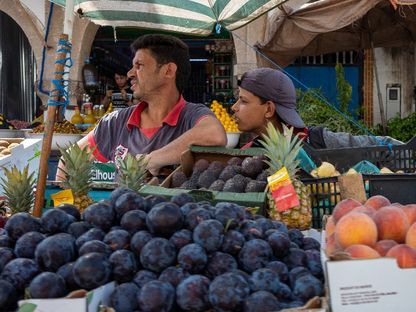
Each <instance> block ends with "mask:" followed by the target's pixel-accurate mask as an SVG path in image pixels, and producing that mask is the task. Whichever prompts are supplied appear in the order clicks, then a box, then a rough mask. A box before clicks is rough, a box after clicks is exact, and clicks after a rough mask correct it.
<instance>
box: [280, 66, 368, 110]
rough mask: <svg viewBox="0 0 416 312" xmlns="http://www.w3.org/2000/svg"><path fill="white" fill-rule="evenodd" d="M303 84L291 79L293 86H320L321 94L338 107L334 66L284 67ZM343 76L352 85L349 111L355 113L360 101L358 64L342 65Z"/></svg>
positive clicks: (303, 88)
mask: <svg viewBox="0 0 416 312" xmlns="http://www.w3.org/2000/svg"><path fill="white" fill-rule="evenodd" d="M284 70H285V71H286V72H287V73H288V74H289V75H291V76H293V77H294V78H296V79H297V80H298V81H300V82H301V83H302V84H303V85H304V86H302V85H301V84H300V83H298V82H297V81H296V80H295V79H293V78H292V77H291V78H292V80H293V83H294V84H295V88H301V89H302V90H305V86H306V87H307V88H321V90H322V92H323V94H324V95H325V97H326V98H327V100H328V101H329V103H331V104H332V105H336V106H337V107H339V105H338V102H337V88H336V73H335V66H289V67H286V68H285V69H284ZM344 72H345V78H346V79H347V80H348V82H349V83H350V84H351V86H352V101H351V103H350V104H349V111H350V112H351V113H353V114H354V115H356V113H357V109H358V108H359V106H360V103H361V92H360V90H361V79H360V76H361V75H360V68H359V67H358V66H344Z"/></svg>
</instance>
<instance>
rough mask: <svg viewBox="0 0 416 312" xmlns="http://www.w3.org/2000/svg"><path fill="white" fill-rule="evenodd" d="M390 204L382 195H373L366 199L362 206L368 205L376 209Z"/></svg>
mask: <svg viewBox="0 0 416 312" xmlns="http://www.w3.org/2000/svg"><path fill="white" fill-rule="evenodd" d="M390 204H391V203H390V201H389V200H388V199H387V198H386V197H384V196H383V195H374V196H371V197H370V198H369V199H367V201H366V202H365V204H364V206H369V207H371V208H374V209H375V210H378V209H380V208H381V207H384V206H389V205H390Z"/></svg>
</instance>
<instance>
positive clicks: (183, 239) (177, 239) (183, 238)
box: [169, 229, 192, 250]
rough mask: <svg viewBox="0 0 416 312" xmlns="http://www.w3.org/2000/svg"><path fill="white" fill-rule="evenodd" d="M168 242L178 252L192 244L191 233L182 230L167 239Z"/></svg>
mask: <svg viewBox="0 0 416 312" xmlns="http://www.w3.org/2000/svg"><path fill="white" fill-rule="evenodd" d="M169 241H170V242H171V243H172V244H173V245H175V247H176V250H179V249H181V248H182V247H183V246H186V245H188V244H190V243H192V232H191V231H189V230H187V229H182V230H180V231H178V232H175V233H173V235H172V236H171V237H170V238H169Z"/></svg>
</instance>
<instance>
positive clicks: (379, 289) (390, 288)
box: [321, 232, 416, 312]
mask: <svg viewBox="0 0 416 312" xmlns="http://www.w3.org/2000/svg"><path fill="white" fill-rule="evenodd" d="M321 246H322V252H321V260H322V265H323V267H324V270H325V279H326V282H327V285H328V289H329V300H330V306H331V308H332V311H336V312H356V311H366V312H371V311H377V312H391V311H394V312H409V311H415V310H416V308H415V307H416V304H415V302H414V300H415V295H416V290H415V288H414V283H415V280H416V269H401V268H399V267H398V265H397V262H396V259H394V258H379V259H363V260H339V261H334V260H330V259H328V257H327V256H326V254H325V232H323V234H322V244H321Z"/></svg>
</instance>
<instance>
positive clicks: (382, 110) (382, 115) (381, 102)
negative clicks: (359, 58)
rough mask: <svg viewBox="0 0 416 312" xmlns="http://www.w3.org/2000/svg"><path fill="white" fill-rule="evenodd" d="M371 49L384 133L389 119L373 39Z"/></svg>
mask: <svg viewBox="0 0 416 312" xmlns="http://www.w3.org/2000/svg"><path fill="white" fill-rule="evenodd" d="M371 51H372V53H373V64H374V75H375V76H376V86H377V98H378V106H379V108H380V117H381V127H382V128H383V134H386V132H387V121H386V115H385V113H384V105H383V99H382V97H381V91H380V80H379V78H378V70H377V60H376V55H375V53H374V45H373V41H371Z"/></svg>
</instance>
